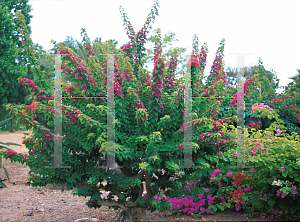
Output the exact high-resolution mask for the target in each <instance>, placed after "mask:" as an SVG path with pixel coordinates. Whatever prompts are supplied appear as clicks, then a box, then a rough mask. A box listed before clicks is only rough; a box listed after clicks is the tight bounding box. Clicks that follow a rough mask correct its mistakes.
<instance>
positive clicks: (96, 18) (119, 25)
mask: <svg viewBox="0 0 300 222" xmlns="http://www.w3.org/2000/svg"><path fill="white" fill-rule="evenodd" d="M158 3H159V8H158V14H159V16H156V18H155V20H154V23H152V30H154V29H156V28H160V29H161V32H162V36H164V35H165V34H166V33H167V32H173V33H175V35H176V38H177V39H178V40H179V41H178V42H177V43H176V44H175V45H174V46H175V47H176V46H178V47H184V48H185V47H187V53H191V52H192V43H193V36H194V34H195V33H197V34H198V38H199V49H201V46H202V45H203V44H204V42H206V43H207V45H208V50H209V52H208V56H207V65H206V69H205V72H204V74H205V75H206V76H208V75H209V72H210V68H211V66H212V64H213V60H214V58H215V54H216V52H217V49H218V44H219V43H220V42H221V40H222V38H225V40H226V42H225V48H224V61H225V70H226V69H227V67H237V56H235V55H232V54H235V53H246V54H250V55H247V56H245V64H244V65H245V66H249V65H257V64H258V61H259V58H261V59H262V61H263V65H264V67H265V68H266V69H267V70H273V71H274V73H275V74H276V76H277V78H278V79H279V80H280V81H279V85H280V86H286V85H287V84H288V83H289V82H292V80H290V79H289V77H292V76H294V75H296V74H297V69H300V54H299V52H300V44H299V39H300V30H299V27H300V13H299V11H298V9H299V6H300V1H299V0H289V1H278V0H264V1H261V0H250V1H249V0H243V1H238V0H210V1H207V0H205V1H204V0H195V1H192V0H180V1H179V0H159V1H158ZM29 4H30V5H32V8H33V10H32V12H31V13H30V14H31V15H33V18H32V19H31V24H30V26H31V29H32V36H31V37H32V40H33V42H34V43H38V44H39V45H42V46H43V47H44V49H46V50H49V49H50V48H52V47H53V44H52V43H51V42H50V41H51V39H54V40H55V41H57V42H61V41H64V40H65V39H66V37H67V36H72V37H73V38H75V39H77V40H80V41H81V39H82V38H81V36H80V32H81V28H85V29H86V31H87V34H88V36H89V37H90V39H91V40H93V39H95V38H96V37H101V38H102V41H105V40H108V39H115V40H117V41H118V45H117V47H120V46H121V45H123V44H124V43H127V42H128V41H129V38H128V36H127V35H126V29H125V26H123V19H122V17H121V13H120V11H119V7H120V6H122V7H123V8H124V12H125V13H127V16H128V18H129V19H130V22H131V24H132V25H133V28H134V30H135V31H136V32H137V31H139V30H140V29H141V27H142V26H143V25H144V23H145V21H146V19H147V16H148V15H149V13H150V10H151V8H152V5H153V4H154V0H123V1H117V0H83V1H82V0H72V1H68V0H57V1H53V0H29ZM151 33H152V32H151V31H150V33H149V34H151ZM145 46H146V48H150V47H151V45H149V44H146V45H145ZM150 66H151V65H150ZM281 91H282V90H277V93H280V92H281Z"/></svg>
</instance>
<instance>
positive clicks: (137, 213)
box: [119, 207, 146, 222]
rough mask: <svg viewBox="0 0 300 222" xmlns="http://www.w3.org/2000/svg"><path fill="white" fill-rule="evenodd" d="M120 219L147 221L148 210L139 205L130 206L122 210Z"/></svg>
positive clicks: (135, 221) (123, 220)
mask: <svg viewBox="0 0 300 222" xmlns="http://www.w3.org/2000/svg"><path fill="white" fill-rule="evenodd" d="M119 221H120V222H127V221H130V222H140V221H146V210H144V209H142V208H139V207H133V208H129V210H127V211H124V210H122V211H121V212H120V214H119Z"/></svg>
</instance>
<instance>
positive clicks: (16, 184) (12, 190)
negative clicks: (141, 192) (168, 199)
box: [0, 132, 274, 222]
mask: <svg viewBox="0 0 300 222" xmlns="http://www.w3.org/2000/svg"><path fill="white" fill-rule="evenodd" d="M23 133H24V132H13V133H9V132H5V133H0V141H1V142H14V143H18V144H21V145H22V139H21V138H22V137H23V136H24V134H23ZM10 148H12V149H14V150H15V151H17V152H21V153H27V150H26V147H25V146H24V145H23V146H22V147H18V146H16V147H15V146H11V147H10ZM3 166H5V167H6V169H7V171H8V173H9V177H10V182H8V181H5V182H4V183H5V184H6V186H7V188H2V189H0V209H1V210H0V221H1V222H2V221H15V222H23V221H33V222H38V221H47V222H51V221H59V222H60V221H70V222H71V221H72V222H75V221H76V222H78V221H115V220H116V215H117V211H115V210H113V209H109V208H108V207H105V206H102V207H101V208H98V209H90V208H88V207H87V206H86V205H85V203H86V202H87V199H86V198H84V197H78V196H73V195H72V194H71V192H72V191H71V190H70V191H68V190H66V189H65V187H61V186H51V185H47V186H46V187H42V188H39V187H38V188H36V187H31V186H30V185H29V183H28V182H29V181H28V177H29V168H28V167H27V166H25V165H22V164H20V163H12V162H10V160H5V159H3ZM0 177H1V178H2V179H5V178H6V176H5V173H4V171H3V169H0ZM63 188H64V189H63ZM104 196H105V195H104ZM30 211H31V212H30ZM29 213H32V215H31V216H28V214H29ZM146 216H147V221H168V222H170V221H271V220H268V219H261V218H252V219H249V218H247V217H244V216H242V213H241V212H236V211H234V210H227V211H224V212H222V211H218V212H217V213H216V214H215V215H205V216H204V217H205V218H202V219H200V218H193V217H190V216H187V215H184V216H169V217H162V216H160V215H159V214H158V213H156V212H152V213H151V211H147V213H146ZM272 221H274V220H272Z"/></svg>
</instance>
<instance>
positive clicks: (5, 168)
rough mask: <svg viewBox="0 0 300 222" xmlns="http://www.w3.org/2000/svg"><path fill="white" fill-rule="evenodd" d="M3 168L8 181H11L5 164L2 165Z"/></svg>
mask: <svg viewBox="0 0 300 222" xmlns="http://www.w3.org/2000/svg"><path fill="white" fill-rule="evenodd" d="M2 168H3V170H4V172H5V175H6V177H7V179H8V181H9V182H10V180H9V176H8V173H7V170H6V168H5V167H4V166H2Z"/></svg>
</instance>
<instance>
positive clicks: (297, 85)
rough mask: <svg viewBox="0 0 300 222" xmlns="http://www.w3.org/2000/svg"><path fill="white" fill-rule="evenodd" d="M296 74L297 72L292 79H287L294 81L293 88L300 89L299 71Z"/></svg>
mask: <svg viewBox="0 0 300 222" xmlns="http://www.w3.org/2000/svg"><path fill="white" fill-rule="evenodd" d="M297 72H298V74H296V75H295V76H293V77H290V78H289V79H292V80H294V82H295V86H294V87H295V88H298V89H300V69H297Z"/></svg>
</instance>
